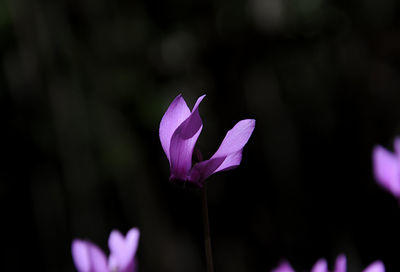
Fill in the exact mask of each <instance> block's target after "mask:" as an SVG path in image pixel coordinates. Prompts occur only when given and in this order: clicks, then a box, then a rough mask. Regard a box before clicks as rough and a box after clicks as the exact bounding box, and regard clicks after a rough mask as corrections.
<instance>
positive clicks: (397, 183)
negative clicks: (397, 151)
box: [373, 146, 400, 197]
mask: <svg viewBox="0 0 400 272" xmlns="http://www.w3.org/2000/svg"><path fill="white" fill-rule="evenodd" d="M399 163H400V162H399V159H398V158H397V157H396V156H395V155H394V154H392V153H391V152H389V151H387V150H386V149H384V148H383V147H381V146H376V147H375V148H374V150H373V164H374V174H375V178H376V180H377V181H378V183H379V184H380V185H381V186H382V187H383V188H385V189H386V190H388V191H390V192H391V193H392V194H393V195H395V196H396V197H399V196H400V169H399V168H400V165H399Z"/></svg>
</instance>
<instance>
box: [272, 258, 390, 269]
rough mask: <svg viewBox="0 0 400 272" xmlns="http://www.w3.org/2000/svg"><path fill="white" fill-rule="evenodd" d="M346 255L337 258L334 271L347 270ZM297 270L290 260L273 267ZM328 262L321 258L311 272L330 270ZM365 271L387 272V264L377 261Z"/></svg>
mask: <svg viewBox="0 0 400 272" xmlns="http://www.w3.org/2000/svg"><path fill="white" fill-rule="evenodd" d="M346 267H347V261H346V256H344V255H343V254H341V255H339V256H338V257H337V258H336V262H335V268H334V270H333V271H334V272H346V270H347V268H346ZM294 271H295V270H294V269H293V268H292V267H291V266H290V264H289V262H287V261H282V262H281V263H280V264H279V265H278V267H276V268H274V269H272V271H271V272H294ZM328 271H329V270H328V263H327V261H326V260H325V259H323V258H322V259H319V260H318V261H317V262H316V263H315V264H314V266H313V267H312V269H311V272H328ZM363 272H385V266H384V265H383V263H382V262H381V261H375V262H373V263H372V264H370V265H369V266H368V267H367V268H365V269H364V270H363Z"/></svg>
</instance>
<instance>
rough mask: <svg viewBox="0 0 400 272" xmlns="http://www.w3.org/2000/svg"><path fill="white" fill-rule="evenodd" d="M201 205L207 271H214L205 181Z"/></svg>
mask: <svg viewBox="0 0 400 272" xmlns="http://www.w3.org/2000/svg"><path fill="white" fill-rule="evenodd" d="M201 204H202V205H201V206H202V212H203V230H204V243H205V250H206V262H207V272H214V266H213V261H212V253H211V237H210V225H209V223H208V205H207V186H206V183H204V186H203V188H202V189H201Z"/></svg>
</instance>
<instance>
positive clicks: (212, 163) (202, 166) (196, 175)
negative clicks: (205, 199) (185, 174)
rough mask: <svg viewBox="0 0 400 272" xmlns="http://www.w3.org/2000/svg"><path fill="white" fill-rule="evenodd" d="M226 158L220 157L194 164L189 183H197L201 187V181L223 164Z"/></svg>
mask: <svg viewBox="0 0 400 272" xmlns="http://www.w3.org/2000/svg"><path fill="white" fill-rule="evenodd" d="M225 159H226V157H220V158H215V159H209V160H206V161H202V162H199V163H197V164H195V165H194V166H193V168H192V170H191V171H190V178H189V180H190V181H193V182H195V183H197V184H198V185H199V186H200V187H202V185H203V184H202V183H201V182H202V181H203V180H205V179H206V178H208V177H209V176H210V175H211V174H213V173H214V172H215V170H216V169H217V168H218V167H219V166H220V165H221V164H222V163H223V162H224V160H225Z"/></svg>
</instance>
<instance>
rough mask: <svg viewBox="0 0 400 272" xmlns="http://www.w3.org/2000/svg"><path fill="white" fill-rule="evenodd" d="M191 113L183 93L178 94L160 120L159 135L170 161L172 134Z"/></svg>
mask: <svg viewBox="0 0 400 272" xmlns="http://www.w3.org/2000/svg"><path fill="white" fill-rule="evenodd" d="M189 115H190V109H189V107H188V106H187V104H186V102H185V100H184V99H183V97H182V95H181V94H180V95H178V96H177V97H176V98H175V99H174V101H172V103H171V105H169V107H168V109H167V111H166V112H165V114H164V116H163V118H162V119H161V122H160V129H159V136H160V141H161V145H162V147H163V149H164V152H165V155H167V158H168V160H169V161H170V155H169V147H170V143H171V138H172V134H174V132H175V130H176V129H177V128H178V127H179V125H180V124H182V123H183V121H185V120H186V118H188V117H189Z"/></svg>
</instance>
